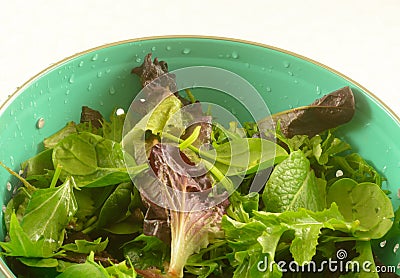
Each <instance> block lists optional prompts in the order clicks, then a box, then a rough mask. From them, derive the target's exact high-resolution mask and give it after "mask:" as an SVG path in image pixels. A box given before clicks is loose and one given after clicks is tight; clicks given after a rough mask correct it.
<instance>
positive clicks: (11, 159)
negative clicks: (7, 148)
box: [10, 155, 15, 166]
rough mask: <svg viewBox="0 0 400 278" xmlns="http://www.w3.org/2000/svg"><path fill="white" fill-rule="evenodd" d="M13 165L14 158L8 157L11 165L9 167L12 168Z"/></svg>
mask: <svg viewBox="0 0 400 278" xmlns="http://www.w3.org/2000/svg"><path fill="white" fill-rule="evenodd" d="M14 163H15V161H14V157H13V156H12V155H10V164H11V166H14Z"/></svg>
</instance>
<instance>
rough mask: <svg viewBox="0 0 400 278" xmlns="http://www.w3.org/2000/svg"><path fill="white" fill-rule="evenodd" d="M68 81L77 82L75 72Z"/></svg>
mask: <svg viewBox="0 0 400 278" xmlns="http://www.w3.org/2000/svg"><path fill="white" fill-rule="evenodd" d="M68 82H69V83H71V84H72V83H74V82H75V76H74V75H73V74H72V75H71V76H70V77H69V79H68Z"/></svg>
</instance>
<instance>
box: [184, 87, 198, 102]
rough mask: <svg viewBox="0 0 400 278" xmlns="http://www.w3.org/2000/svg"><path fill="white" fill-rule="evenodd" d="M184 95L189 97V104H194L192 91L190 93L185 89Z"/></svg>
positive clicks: (194, 99)
mask: <svg viewBox="0 0 400 278" xmlns="http://www.w3.org/2000/svg"><path fill="white" fill-rule="evenodd" d="M185 93H186V94H187V96H188V97H189V99H190V102H191V103H195V102H196V98H195V97H194V95H193V94H192V91H190V90H189V89H185Z"/></svg>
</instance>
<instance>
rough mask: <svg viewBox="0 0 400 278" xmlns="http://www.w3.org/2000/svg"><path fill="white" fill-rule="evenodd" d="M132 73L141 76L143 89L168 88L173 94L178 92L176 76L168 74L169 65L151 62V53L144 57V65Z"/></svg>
mask: <svg viewBox="0 0 400 278" xmlns="http://www.w3.org/2000/svg"><path fill="white" fill-rule="evenodd" d="M132 73H133V74H136V75H137V76H139V78H140V81H141V83H142V87H146V86H147V85H150V86H151V87H163V88H168V89H169V90H170V91H171V92H176V90H177V89H176V82H175V76H174V75H173V74H169V73H168V64H167V63H166V62H164V61H158V59H157V58H154V61H152V60H151V53H149V54H147V55H146V56H145V57H144V61H143V64H142V65H141V66H139V67H136V68H134V69H132Z"/></svg>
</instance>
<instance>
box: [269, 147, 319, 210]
mask: <svg viewBox="0 0 400 278" xmlns="http://www.w3.org/2000/svg"><path fill="white" fill-rule="evenodd" d="M321 191H322V190H321V187H319V186H317V185H316V180H315V175H314V172H313V171H312V170H311V169H310V162H309V161H308V159H307V158H306V156H305V155H304V153H303V152H302V151H299V150H298V151H294V152H292V153H291V154H290V155H289V157H288V158H286V159H285V160H284V161H283V162H281V163H280V164H278V165H277V166H276V167H275V169H274V170H273V172H272V174H271V176H270V178H269V180H268V181H267V184H266V185H265V189H264V192H263V195H262V198H263V201H264V204H265V206H266V210H268V211H271V212H283V211H286V210H296V209H298V208H307V209H310V210H314V211H318V210H322V209H323V208H324V207H325V202H324V200H325V193H324V192H321Z"/></svg>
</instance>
